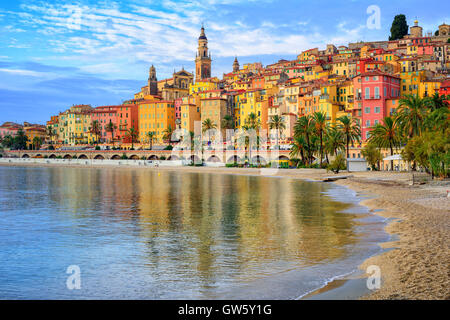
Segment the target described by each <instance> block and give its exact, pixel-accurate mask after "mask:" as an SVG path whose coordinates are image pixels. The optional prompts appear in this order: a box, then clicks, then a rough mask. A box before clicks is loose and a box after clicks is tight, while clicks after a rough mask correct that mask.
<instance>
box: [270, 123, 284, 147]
mask: <svg viewBox="0 0 450 320" xmlns="http://www.w3.org/2000/svg"><path fill="white" fill-rule="evenodd" d="M269 129H275V130H276V144H277V147H278V148H279V146H278V138H279V135H282V134H283V130H285V129H286V125H285V124H284V121H283V118H282V117H280V116H279V115H274V116H272V117H270V120H269Z"/></svg>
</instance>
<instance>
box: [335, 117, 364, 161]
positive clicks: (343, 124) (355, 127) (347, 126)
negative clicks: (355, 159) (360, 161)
mask: <svg viewBox="0 0 450 320" xmlns="http://www.w3.org/2000/svg"><path fill="white" fill-rule="evenodd" d="M337 122H338V129H339V130H340V131H341V132H342V133H343V135H344V139H345V146H346V151H347V152H346V155H347V159H348V158H350V144H354V143H359V142H360V141H361V128H360V126H359V123H358V122H357V121H356V120H355V119H352V118H350V117H348V116H342V117H340V118H338V119H337Z"/></svg>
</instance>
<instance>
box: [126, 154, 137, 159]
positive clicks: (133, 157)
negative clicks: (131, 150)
mask: <svg viewBox="0 0 450 320" xmlns="http://www.w3.org/2000/svg"><path fill="white" fill-rule="evenodd" d="M128 159H130V160H139V157H138V156H137V155H135V154H133V155H132V156H130V157H129V158H128Z"/></svg>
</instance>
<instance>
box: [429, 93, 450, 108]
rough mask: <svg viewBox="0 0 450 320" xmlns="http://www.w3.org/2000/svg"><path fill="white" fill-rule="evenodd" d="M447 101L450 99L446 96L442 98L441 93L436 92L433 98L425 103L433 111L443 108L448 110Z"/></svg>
mask: <svg viewBox="0 0 450 320" xmlns="http://www.w3.org/2000/svg"><path fill="white" fill-rule="evenodd" d="M447 100H450V97H448V96H445V95H442V96H441V95H439V93H437V92H435V93H434V95H432V96H431V97H426V98H425V101H424V103H425V105H426V106H427V107H429V108H430V110H431V111H435V110H438V109H441V108H448V107H449V103H448V102H447Z"/></svg>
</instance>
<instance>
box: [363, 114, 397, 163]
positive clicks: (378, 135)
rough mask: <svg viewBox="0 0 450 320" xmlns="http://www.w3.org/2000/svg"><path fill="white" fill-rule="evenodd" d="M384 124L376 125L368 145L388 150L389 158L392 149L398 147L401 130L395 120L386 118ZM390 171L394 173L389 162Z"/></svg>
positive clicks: (392, 151)
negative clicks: (372, 144) (371, 144)
mask: <svg viewBox="0 0 450 320" xmlns="http://www.w3.org/2000/svg"><path fill="white" fill-rule="evenodd" d="M383 122H384V124H377V125H376V126H375V127H374V128H373V130H372V131H371V132H370V138H369V140H368V142H369V143H374V144H375V145H376V146H377V147H378V148H385V149H387V148H389V150H390V151H391V156H393V155H394V148H397V147H398V146H400V143H401V128H400V125H399V122H398V119H397V118H392V117H386V118H384V120H383ZM391 170H392V171H394V161H393V160H391Z"/></svg>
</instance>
